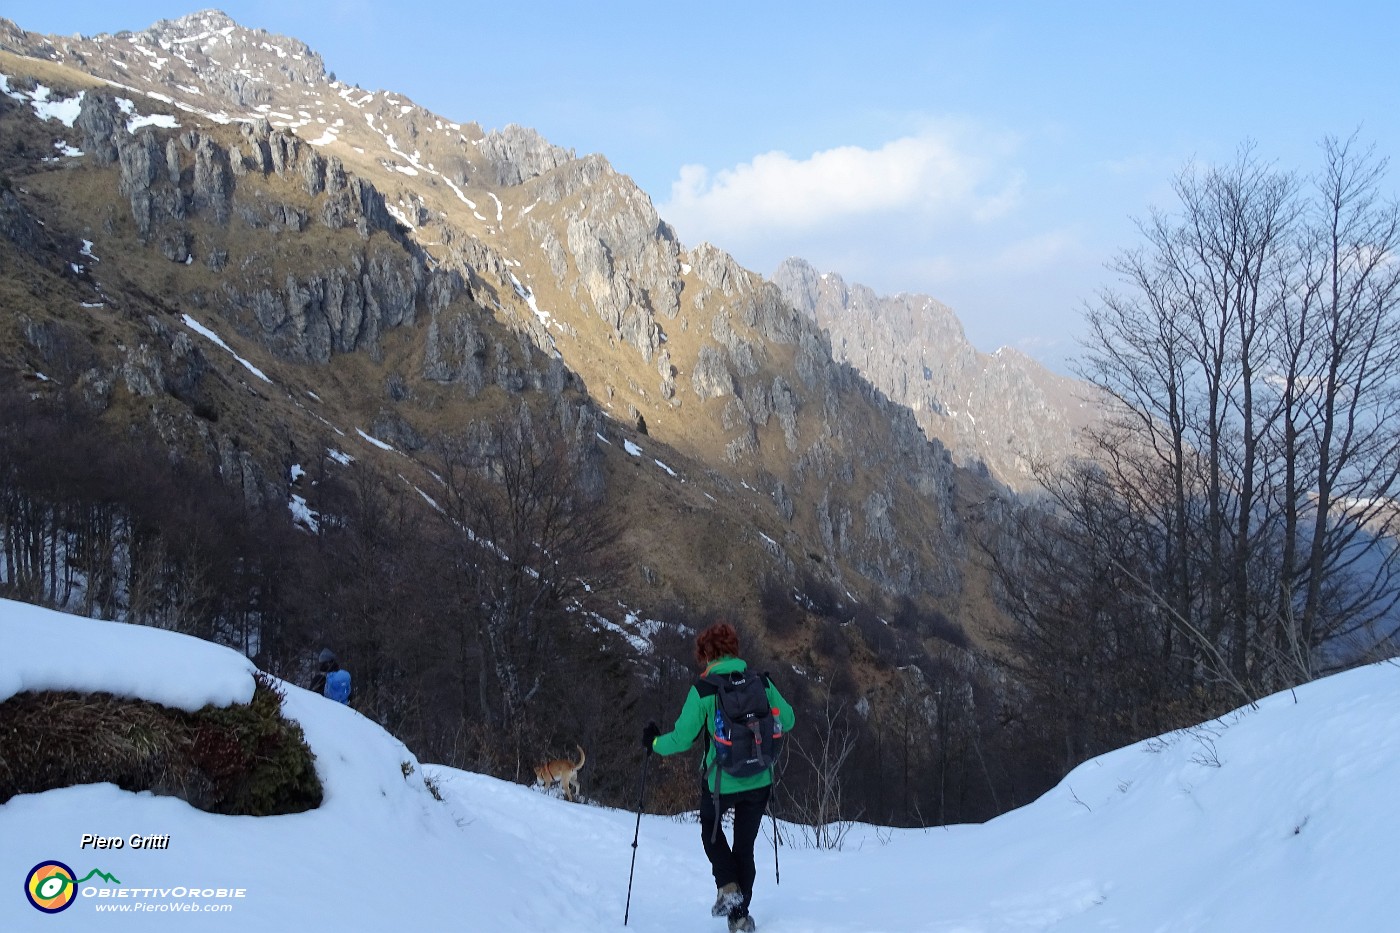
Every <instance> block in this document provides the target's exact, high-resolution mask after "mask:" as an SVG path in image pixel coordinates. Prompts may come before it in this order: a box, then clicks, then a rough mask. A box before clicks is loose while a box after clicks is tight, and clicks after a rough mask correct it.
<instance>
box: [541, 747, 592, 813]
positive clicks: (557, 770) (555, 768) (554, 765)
mask: <svg viewBox="0 0 1400 933" xmlns="http://www.w3.org/2000/svg"><path fill="white" fill-rule="evenodd" d="M574 748H577V749H578V763H577V764H575V763H574V762H572V761H570V760H569V759H567V758H555V759H553V760H552V761H542V762H540V763H539V764H537V765H535V782H536V783H537V784H542V785H544V786H545V787H550V786H551V785H553V784H555V783H556V782H557V783H558V784H559V789H560V790H562V791H563V792H564V797H565V798H566V799H568V800H573V799H574V794H577V793H578V772H579V769H581V768H582V767H583V763H584V762H585V761H587V760H588V756H587V755H585V754H584V753H583V746H582V745H575V746H574ZM571 785H572V787H573V793H570V792H569V787H570V786H571Z"/></svg>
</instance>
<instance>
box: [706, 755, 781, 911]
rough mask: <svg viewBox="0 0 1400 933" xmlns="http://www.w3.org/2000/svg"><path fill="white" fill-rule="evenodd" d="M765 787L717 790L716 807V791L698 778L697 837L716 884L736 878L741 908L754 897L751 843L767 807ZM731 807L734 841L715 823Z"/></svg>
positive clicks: (756, 836) (755, 870)
mask: <svg viewBox="0 0 1400 933" xmlns="http://www.w3.org/2000/svg"><path fill="white" fill-rule="evenodd" d="M772 790H773V788H772V786H771V785H769V786H768V787H756V788H754V789H753V790H745V791H740V792H739V793H737V794H720V798H719V807H718V809H716V807H715V795H714V794H713V793H711V792H710V789H709V788H708V787H706V786H705V781H704V780H701V782H700V837H701V838H702V839H703V840H704V841H705V856H706V857H707V858H709V860H710V870H711V871H712V872H713V873H714V876H715V887H716V888H722V887H724V886H725V885H726V884H729V883H730V882H738V884H739V890H740V891H742V892H744V909H745V910H748V907H749V902H750V901H751V900H753V879H754V877H755V876H756V875H757V874H758V869H757V868H756V867H755V865H754V860H753V847H754V842H755V841H757V839H758V827H759V826H760V824H762V823H763V813H764V811H765V810H766V809H767V808H768V795H769V794H770V793H771V792H772ZM730 808H733V810H734V844H733V845H732V846H731V845H730V844H729V840H728V839H726V838H724V830H723V827H719V826H717V825H716V824H717V823H719V822H720V821H721V820H722V819H724V814H725V813H726V812H728V811H729V809H730Z"/></svg>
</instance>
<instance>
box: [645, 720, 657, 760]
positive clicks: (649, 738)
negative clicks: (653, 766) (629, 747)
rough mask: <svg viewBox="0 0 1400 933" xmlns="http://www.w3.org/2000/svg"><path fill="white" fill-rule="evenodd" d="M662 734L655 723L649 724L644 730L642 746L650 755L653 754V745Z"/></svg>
mask: <svg viewBox="0 0 1400 933" xmlns="http://www.w3.org/2000/svg"><path fill="white" fill-rule="evenodd" d="M660 734H661V727H660V726H658V725H657V724H656V723H654V722H649V723H647V724H646V728H644V729H643V730H642V746H643V747H644V748H646V750H647V754H648V755H650V754H651V753H652V747H651V743H652V742H655V741H656V737H657V736H659V735H660Z"/></svg>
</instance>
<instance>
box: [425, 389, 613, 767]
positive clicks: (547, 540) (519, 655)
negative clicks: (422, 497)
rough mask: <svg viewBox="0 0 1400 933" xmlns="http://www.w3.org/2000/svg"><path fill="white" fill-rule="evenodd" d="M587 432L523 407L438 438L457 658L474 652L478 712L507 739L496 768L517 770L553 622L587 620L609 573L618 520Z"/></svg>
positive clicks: (550, 657)
mask: <svg viewBox="0 0 1400 933" xmlns="http://www.w3.org/2000/svg"><path fill="white" fill-rule="evenodd" d="M591 438H592V435H591V434H589V435H588V439H587V440H586V439H585V438H584V437H583V436H582V432H581V431H573V432H569V431H566V430H565V429H564V427H563V426H562V425H561V424H560V423H559V419H558V417H557V412H555V413H551V414H550V415H548V416H545V417H542V418H539V419H537V418H535V417H534V415H533V414H532V413H531V412H530V409H529V408H528V407H526V406H524V405H523V404H522V405H521V407H520V408H519V409H518V410H517V411H516V412H514V413H513V414H510V415H500V416H497V417H495V418H493V419H490V420H488V421H484V422H480V423H478V424H476V425H474V426H473V429H472V430H470V431H468V432H466V433H465V434H463V435H460V436H457V437H455V438H451V439H449V440H447V441H445V442H444V443H443V445H442V464H441V467H442V471H441V475H442V478H443V484H444V487H445V496H444V502H443V512H442V516H443V519H444V522H445V525H446V527H447V529H448V532H449V534H448V538H447V540H448V541H449V542H450V546H451V548H452V551H453V557H454V561H455V568H456V569H455V572H456V575H457V579H458V581H459V584H460V590H459V592H460V594H461V597H462V606H461V626H462V627H461V630H460V636H461V637H460V640H459V645H460V648H461V651H462V656H463V660H464V662H465V661H466V660H467V659H468V658H470V657H471V656H472V654H475V656H476V659H477V662H478V665H479V667H478V678H477V685H478V691H479V694H478V698H479V701H480V708H481V710H482V711H483V712H484V714H485V715H486V716H487V717H489V719H490V721H491V722H492V723H493V725H494V731H496V733H497V734H502V733H503V734H505V735H506V736H509V737H510V739H511V747H510V749H509V751H510V757H511V759H513V760H511V761H508V762H501V763H500V764H501V765H503V766H507V767H510V768H514V769H516V770H517V771H518V770H519V769H520V768H521V767H523V762H524V760H525V756H526V754H527V749H528V746H529V737H528V736H527V734H526V732H527V729H526V726H527V723H526V718H525V712H526V708H527V706H528V704H529V703H530V702H531V700H533V699H534V698H535V696H536V695H537V694H538V693H539V691H540V690H541V688H542V687H543V686H544V685H545V682H546V679H547V678H548V677H549V675H550V672H551V671H552V670H553V669H554V668H555V667H556V665H555V664H554V661H555V660H556V659H555V657H554V651H555V649H556V647H557V645H558V644H559V641H558V637H557V635H558V630H559V627H560V626H564V625H569V624H575V625H577V624H582V619H581V618H579V615H580V614H581V613H583V612H585V611H586V603H587V602H588V598H589V594H590V590H591V589H593V588H596V587H601V586H602V585H604V584H605V583H606V582H607V580H608V578H609V577H610V576H611V574H612V573H613V570H612V567H611V558H612V556H613V552H614V549H615V547H616V543H617V539H618V534H619V526H618V523H617V521H616V519H615V518H614V516H613V513H612V512H611V511H609V510H608V508H607V507H606V503H605V501H604V499H603V497H602V495H601V487H600V485H599V483H598V481H597V480H596V479H594V478H593V477H592V476H590V473H591V471H594V470H596V464H595V463H593V462H592V458H593V457H594V456H596V454H595V452H594V451H593V450H592V445H591V444H590V443H588V440H591ZM473 649H475V650H474V651H473ZM464 676H465V671H464Z"/></svg>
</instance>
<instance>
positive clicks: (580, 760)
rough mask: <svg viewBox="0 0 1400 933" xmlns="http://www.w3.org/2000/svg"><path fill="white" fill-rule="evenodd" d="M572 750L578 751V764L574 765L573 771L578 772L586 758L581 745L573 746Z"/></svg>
mask: <svg viewBox="0 0 1400 933" xmlns="http://www.w3.org/2000/svg"><path fill="white" fill-rule="evenodd" d="M574 748H576V749H578V764H576V765H574V770H575V771H578V770H579V769H581V768H582V767H583V763H584V762H585V761H587V760H588V756H587V755H585V754H584V753H583V746H582V745H575V746H574Z"/></svg>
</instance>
